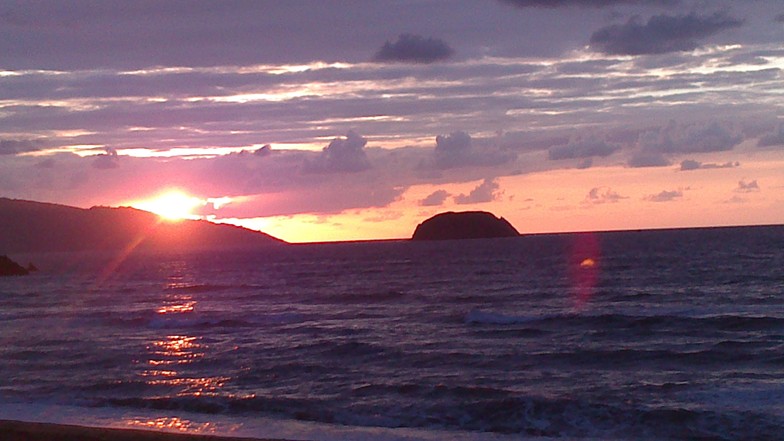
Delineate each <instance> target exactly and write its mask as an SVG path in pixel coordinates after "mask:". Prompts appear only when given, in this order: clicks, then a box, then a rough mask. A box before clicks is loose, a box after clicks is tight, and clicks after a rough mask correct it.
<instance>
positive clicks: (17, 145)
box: [0, 139, 40, 156]
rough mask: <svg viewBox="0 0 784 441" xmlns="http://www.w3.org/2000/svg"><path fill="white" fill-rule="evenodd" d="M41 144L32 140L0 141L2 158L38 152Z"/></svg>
mask: <svg viewBox="0 0 784 441" xmlns="http://www.w3.org/2000/svg"><path fill="white" fill-rule="evenodd" d="M39 148H40V142H38V141H33V140H30V139H0V156H2V155H16V154H17V153H24V152H30V151H34V150H38V149H39Z"/></svg>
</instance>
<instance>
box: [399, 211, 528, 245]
mask: <svg viewBox="0 0 784 441" xmlns="http://www.w3.org/2000/svg"><path fill="white" fill-rule="evenodd" d="M519 235H520V233H518V232H517V230H516V229H515V227H513V226H512V224H510V223H509V222H508V221H507V220H506V219H504V218H502V217H496V216H495V215H493V214H492V213H488V212H486V211H463V212H457V213H456V212H453V211H449V212H446V213H440V214H437V215H435V216H433V217H431V218H429V219H427V220H425V221H424V222H422V223H421V224H419V225H417V227H416V230H414V235H413V237H412V239H413V240H448V239H486V238H494V237H516V236H519Z"/></svg>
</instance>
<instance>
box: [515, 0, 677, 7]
mask: <svg viewBox="0 0 784 441" xmlns="http://www.w3.org/2000/svg"><path fill="white" fill-rule="evenodd" d="M501 2H503V3H509V4H511V5H514V6H517V7H520V8H560V7H564V6H582V7H593V8H603V7H606V6H615V5H635V4H638V5H645V4H660V5H673V4H676V3H678V0H501Z"/></svg>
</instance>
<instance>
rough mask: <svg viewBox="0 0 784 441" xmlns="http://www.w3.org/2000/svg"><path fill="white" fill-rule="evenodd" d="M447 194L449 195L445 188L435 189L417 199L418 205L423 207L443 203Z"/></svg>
mask: <svg viewBox="0 0 784 441" xmlns="http://www.w3.org/2000/svg"><path fill="white" fill-rule="evenodd" d="M449 196H451V195H450V194H449V192H448V191H446V190H436V191H434V192H432V193H430V194H429V195H427V196H426V197H425V198H424V199H422V200H421V201H419V205H421V206H423V207H436V206H439V205H443V204H444V202H445V201H446V199H447V198H448V197H449Z"/></svg>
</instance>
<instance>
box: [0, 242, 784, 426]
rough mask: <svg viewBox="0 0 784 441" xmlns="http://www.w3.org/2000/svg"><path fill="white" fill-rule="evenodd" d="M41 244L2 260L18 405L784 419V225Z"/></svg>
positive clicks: (462, 420) (462, 419) (399, 422)
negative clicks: (317, 241)
mask: <svg viewBox="0 0 784 441" xmlns="http://www.w3.org/2000/svg"><path fill="white" fill-rule="evenodd" d="M39 259H42V260H43V261H42V262H40V264H39V266H41V267H45V268H44V270H45V271H42V272H40V273H38V274H36V275H34V276H32V277H28V278H5V279H2V280H0V402H5V403H7V404H8V403H10V404H13V405H16V406H27V405H29V406H38V405H43V404H46V405H58V406H69V408H71V409H77V411H76V412H77V413H82V414H83V415H85V416H87V415H90V414H91V413H93V412H107V411H108V412H115V411H116V412H117V414H118V415H120V414H123V415H127V414H128V412H143V413H144V415H147V416H148V417H149V416H156V415H160V416H166V418H177V416H178V415H180V414H183V415H197V416H201V417H200V418H201V420H202V421H222V420H227V419H231V420H232V421H239V422H240V423H238V424H239V425H242V421H249V420H252V419H254V418H271V419H273V420H279V421H294V420H296V421H299V422H305V423H311V422H312V423H328V424H330V425H337V426H347V427H370V428H399V427H400V428H413V429H421V433H434V434H437V435H438V434H440V436H442V437H443V439H448V438H450V436H451V435H457V434H460V435H461V436H463V437H464V438H466V437H467V438H466V439H472V437H474V436H475V437H476V439H480V437H481V436H485V435H492V434H505V435H509V438H511V439H518V438H519V439H529V438H533V439H537V438H567V439H583V438H584V439H717V440H724V439H727V440H735V439H737V440H740V439H760V440H767V439H770V440H774V439H782V434H784V227H754V228H752V227H747V228H722V229H705V230H668V231H646V232H623V233H601V234H571V235H543V236H527V237H521V238H516V239H499V240H472V241H445V242H426V243H422V242H377V243H344V244H322V245H296V246H291V247H287V248H285V249H275V250H270V251H263V252H252V253H248V252H244V253H211V254H210V253H201V254H191V255H152V256H151V255H144V256H140V255H133V256H131V257H129V258H128V259H125V260H122V261H118V262H119V263H117V264H116V265H115V264H114V262H115V261H116V260H117V256H112V255H79V256H64V255H58V256H44V257H39ZM2 409H3V408H2V407H0V417H3V410H2ZM153 421H154V418H153ZM148 425H150V426H153V427H154V426H156V424H155V423H154V422H153V423H150V424H148ZM157 425H158V426H160V425H161V424H157ZM174 428H176V427H174ZM309 436H312V434H311V435H309ZM402 438H403V437H401V439H402ZM506 438H507V437H504V439H506ZM434 439H435V438H434Z"/></svg>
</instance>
